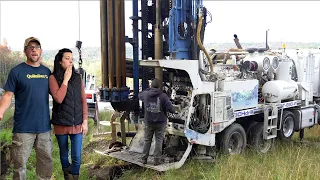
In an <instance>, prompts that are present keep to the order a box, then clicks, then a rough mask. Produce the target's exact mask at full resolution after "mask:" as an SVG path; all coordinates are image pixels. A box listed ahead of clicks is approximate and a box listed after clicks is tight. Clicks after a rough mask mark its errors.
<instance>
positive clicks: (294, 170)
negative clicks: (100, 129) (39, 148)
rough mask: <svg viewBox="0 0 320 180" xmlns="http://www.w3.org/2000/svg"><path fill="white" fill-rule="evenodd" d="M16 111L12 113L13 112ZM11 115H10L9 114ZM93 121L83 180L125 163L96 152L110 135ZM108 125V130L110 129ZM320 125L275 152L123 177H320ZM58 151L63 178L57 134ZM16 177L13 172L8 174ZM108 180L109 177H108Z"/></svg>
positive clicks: (57, 169) (31, 174) (31, 172)
mask: <svg viewBox="0 0 320 180" xmlns="http://www.w3.org/2000/svg"><path fill="white" fill-rule="evenodd" d="M8 113H10V112H8ZM11 113H12V112H11ZM110 115H111V114H110V113H109V112H105V113H101V119H108V118H110ZM8 116H10V115H6V117H8ZM89 122H90V126H89V129H90V132H89V134H88V135H87V136H86V138H85V139H84V150H83V161H82V166H81V176H80V179H83V180H84V179H86V180H87V179H96V178H95V177H97V176H96V175H94V173H93V172H91V171H92V169H96V170H97V171H95V172H98V170H100V173H105V171H107V167H109V166H112V165H115V164H123V163H124V162H122V161H120V160H116V159H114V158H110V157H107V156H101V155H98V154H95V153H94V152H93V151H92V149H93V148H94V147H97V146H107V141H108V139H110V138H108V137H107V138H103V139H102V140H101V139H99V140H98V139H94V138H93V137H92V133H93V131H94V130H96V129H97V128H96V127H95V126H94V125H93V121H89ZM108 130H109V128H105V129H104V131H108ZM0 137H1V140H4V139H7V140H8V141H10V138H11V136H10V131H3V129H2V131H1V133H0ZM319 137H320V127H319V126H315V127H313V128H311V129H307V130H306V131H305V141H306V142H304V143H299V142H297V141H298V133H296V134H295V136H294V137H293V140H292V141H291V142H287V143H286V142H278V141H277V142H275V144H274V147H273V148H272V150H271V151H269V152H268V153H266V154H263V155H258V154H256V153H252V152H251V151H249V150H246V151H245V152H244V153H243V154H240V155H233V156H222V155H218V157H217V160H216V162H215V163H209V162H203V161H196V160H188V161H187V162H186V163H185V164H184V165H183V166H182V167H181V168H180V169H177V170H170V171H167V172H165V173H158V172H156V171H153V170H150V169H145V168H133V169H131V170H126V171H124V173H123V175H122V176H121V177H120V178H119V179H130V180H131V179H139V180H140V179H145V180H147V179H148V180H149V179H168V180H172V179H191V180H193V179H219V180H220V179H221V180H224V179H274V180H278V179H279V180H287V179H308V180H309V179H319V177H320V171H318V169H320V154H319V152H320V149H319V148H320V143H319V142H320V138H319ZM53 145H54V151H53V156H54V157H55V158H54V177H53V179H57V180H60V179H63V175H62V172H61V165H60V162H59V154H58V147H57V142H56V139H55V137H53ZM34 164H35V153H34V151H33V152H32V154H31V156H30V159H29V161H28V164H27V168H28V171H27V172H28V173H27V175H28V177H27V179H36V176H35V168H34V167H35V166H34ZM6 179H12V173H11V174H9V175H8V176H6ZM104 179H108V176H104Z"/></svg>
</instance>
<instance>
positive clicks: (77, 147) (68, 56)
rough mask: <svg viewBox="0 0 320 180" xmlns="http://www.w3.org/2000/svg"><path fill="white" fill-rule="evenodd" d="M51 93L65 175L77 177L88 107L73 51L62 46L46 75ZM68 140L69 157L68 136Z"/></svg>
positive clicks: (65, 176) (55, 127)
mask: <svg viewBox="0 0 320 180" xmlns="http://www.w3.org/2000/svg"><path fill="white" fill-rule="evenodd" d="M49 85H50V92H51V95H52V97H53V108H52V119H51V123H52V124H53V125H54V133H55V136H56V138H57V140H58V144H59V149H60V161H61V165H62V170H63V173H64V178H65V179H78V177H79V174H80V164H81V151H82V136H83V135H85V134H86V133H87V131H88V121H87V118H88V107H87V102H86V96H85V92H84V84H83V82H82V80H81V77H80V74H78V73H76V72H75V68H74V66H73V64H72V51H71V50H70V49H66V48H64V49H61V50H59V52H58V53H57V55H56V57H55V60H54V69H53V73H52V75H50V77H49ZM69 137H70V141H71V159H72V163H71V164H70V162H69V155H68V152H69V150H68V138H69Z"/></svg>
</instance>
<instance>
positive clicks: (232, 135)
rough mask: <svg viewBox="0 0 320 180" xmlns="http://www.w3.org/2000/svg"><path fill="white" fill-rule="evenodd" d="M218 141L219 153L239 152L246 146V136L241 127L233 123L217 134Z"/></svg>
mask: <svg viewBox="0 0 320 180" xmlns="http://www.w3.org/2000/svg"><path fill="white" fill-rule="evenodd" d="M218 141H219V142H218V143H219V149H220V151H221V153H223V154H240V153H242V152H243V150H244V148H245V147H246V144H247V136H246V132H245V131H244V129H243V127H242V126H241V125H240V124H238V123H234V124H232V125H230V126H229V127H227V128H226V129H225V130H224V131H223V132H222V133H221V134H219V138H218Z"/></svg>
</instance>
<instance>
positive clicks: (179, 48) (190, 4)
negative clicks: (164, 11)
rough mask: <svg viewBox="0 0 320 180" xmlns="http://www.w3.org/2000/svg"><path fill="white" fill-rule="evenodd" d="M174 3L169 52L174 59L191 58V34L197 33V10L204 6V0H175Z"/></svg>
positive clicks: (171, 14)
mask: <svg viewBox="0 0 320 180" xmlns="http://www.w3.org/2000/svg"><path fill="white" fill-rule="evenodd" d="M173 4H174V6H173V7H172V9H171V10H170V17H169V52H170V53H171V54H172V57H173V58H174V59H191V58H192V51H191V50H190V48H191V43H192V41H191V39H192V37H191V36H192V35H196V26H197V20H198V16H197V10H198V9H199V8H202V0H174V3H173ZM191 24H193V27H191ZM184 29H185V30H184ZM191 29H193V33H191ZM193 40H196V38H195V37H194V38H193Z"/></svg>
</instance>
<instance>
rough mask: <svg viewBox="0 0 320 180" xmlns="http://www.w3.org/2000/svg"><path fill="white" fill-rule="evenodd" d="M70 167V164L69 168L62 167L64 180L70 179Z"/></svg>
mask: <svg viewBox="0 0 320 180" xmlns="http://www.w3.org/2000/svg"><path fill="white" fill-rule="evenodd" d="M69 169H70V166H69V167H67V168H62V171H63V177H64V180H69Z"/></svg>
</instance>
